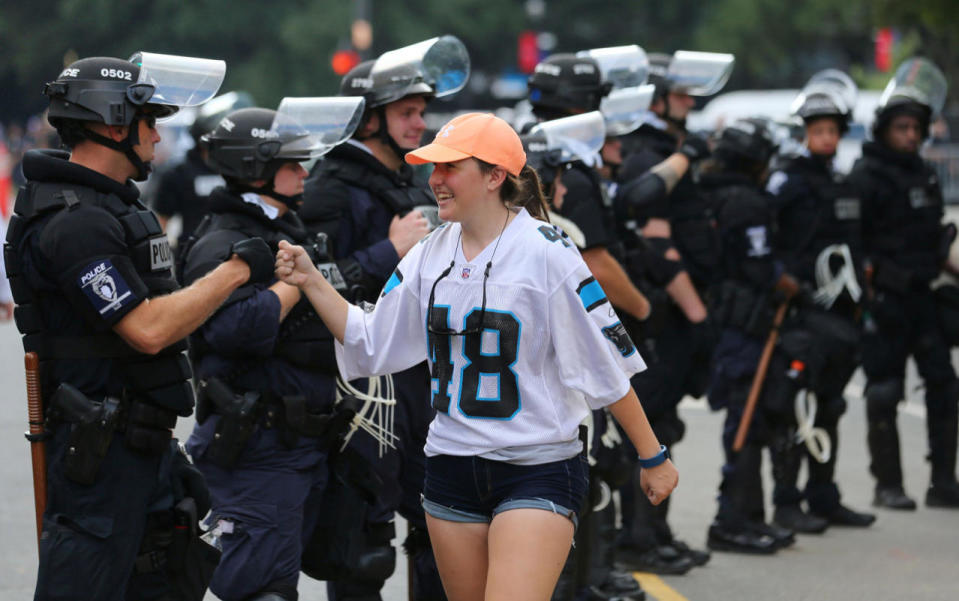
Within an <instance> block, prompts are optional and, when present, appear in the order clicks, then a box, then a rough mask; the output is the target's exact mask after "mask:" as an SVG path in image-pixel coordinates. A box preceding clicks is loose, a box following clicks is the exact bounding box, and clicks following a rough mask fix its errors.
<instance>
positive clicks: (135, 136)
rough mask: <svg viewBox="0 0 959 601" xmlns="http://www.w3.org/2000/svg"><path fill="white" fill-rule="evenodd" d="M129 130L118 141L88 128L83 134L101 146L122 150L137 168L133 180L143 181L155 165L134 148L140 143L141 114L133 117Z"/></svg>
mask: <svg viewBox="0 0 959 601" xmlns="http://www.w3.org/2000/svg"><path fill="white" fill-rule="evenodd" d="M129 128H130V129H129V131H128V132H127V137H126V138H124V139H123V140H121V141H119V142H117V141H116V140H113V139H111V138H108V137H106V136H101V135H100V134H98V133H96V132H95V131H93V130H91V129H87V128H82V135H83V137H85V138H86V139H88V140H90V141H91V142H94V143H96V144H99V145H101V146H106V147H107V148H111V149H113V150H116V151H117V152H122V153H123V155H124V156H125V157H126V158H127V160H128V161H130V164H131V165H133V167H134V168H135V169H136V170H137V173H136V176H134V177H133V181H137V182H143V181H146V179H147V178H148V177H149V176H150V172H151V171H152V170H153V165H152V164H151V163H150V161H144V160H143V159H141V158H140V155H138V154H137V151H136V150H135V149H134V148H133V147H134V146H136V145H137V144H139V143H140V116H139V115H137V116H135V117H134V118H133V121H131V122H130V125H129Z"/></svg>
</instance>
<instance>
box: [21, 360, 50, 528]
mask: <svg viewBox="0 0 959 601" xmlns="http://www.w3.org/2000/svg"><path fill="white" fill-rule="evenodd" d="M23 364H24V368H25V369H26V374H27V416H28V419H29V424H30V431H29V432H27V433H26V434H24V436H26V438H27V440H29V441H30V457H31V459H32V460H33V501H34V505H35V507H36V512H37V544H38V546H39V543H40V534H41V532H43V512H44V510H45V509H46V507H47V455H46V448H45V445H44V444H43V441H44V439H45V438H46V435H45V433H44V431H43V397H41V396H40V358H39V357H37V354H36V353H32V352H31V353H27V354H26V355H24V357H23Z"/></svg>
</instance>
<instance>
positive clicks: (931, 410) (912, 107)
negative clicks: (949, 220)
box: [849, 58, 959, 509]
mask: <svg viewBox="0 0 959 601" xmlns="http://www.w3.org/2000/svg"><path fill="white" fill-rule="evenodd" d="M945 96H946V80H945V77H944V76H943V75H942V72H941V71H940V70H939V69H938V68H937V67H936V66H935V65H933V64H932V63H931V62H929V61H927V60H925V59H922V58H913V59H909V60H908V61H906V62H905V63H903V64H902V65H901V66H900V67H899V69H898V70H897V71H896V75H895V76H894V77H893V78H892V80H891V81H890V83H889V85H888V86H887V87H886V89H885V91H884V92H883V94H882V96H881V97H880V102H879V106H878V108H877V109H876V120H875V122H874V124H873V138H874V139H873V140H872V141H871V142H866V143H865V144H863V149H862V151H863V156H862V158H860V159H859V160H858V161H857V162H856V164H855V165H854V166H853V169H852V172H851V173H850V176H849V178H850V181H851V182H852V183H853V184H854V185H855V186H856V187H857V189H858V191H859V194H860V198H861V199H862V203H863V208H862V235H863V247H864V251H865V254H866V257H867V260H868V261H869V262H870V264H871V270H872V274H871V277H869V278H867V291H866V294H867V314H866V315H865V316H864V319H863V328H864V334H863V369H864V371H865V372H866V380H867V382H866V409H867V417H868V423H869V431H868V441H869V451H870V455H871V458H872V460H871V465H870V471H871V472H872V475H873V476H874V477H875V478H876V496H875V500H874V504H875V505H877V506H881V507H889V508H894V509H915V507H916V504H915V501H913V500H912V499H911V498H910V497H909V496H907V495H906V493H905V491H904V490H903V487H902V466H901V463H900V456H899V433H898V431H897V428H896V407H897V405H898V404H899V401H901V400H902V398H903V394H904V391H903V383H904V379H905V362H906V358H907V357H908V356H909V355H912V356H913V357H914V358H915V361H916V366H917V367H918V369H919V375H920V376H921V377H922V379H923V381H924V383H925V398H926V411H927V418H926V424H927V429H928V435H929V460H930V463H931V464H932V474H931V478H930V486H929V489H928V490H927V492H926V504H927V505H930V506H938V507H959V484H957V483H956V473H955V472H956V421H957V418H956V414H957V411H956V403H957V399H959V383H957V380H956V373H955V370H954V369H953V367H952V364H951V362H950V356H949V347H948V345H947V343H946V342H945V340H944V339H943V335H942V331H941V328H940V326H939V323H938V322H937V321H936V318H935V306H934V299H933V294H932V292H931V291H930V289H929V284H930V282H931V281H932V280H934V279H935V278H936V277H937V276H938V274H939V271H940V268H941V267H942V265H943V262H944V260H945V258H946V257H947V255H948V248H949V244H950V243H951V241H952V238H953V237H954V234H953V233H952V232H951V231H949V230H948V229H947V228H945V227H944V226H943V225H942V223H941V221H942V215H943V208H942V191H941V189H940V186H939V179H938V177H937V176H936V172H935V171H934V170H933V168H932V167H930V166H929V165H928V164H926V163H925V162H924V161H923V160H922V158H921V157H920V156H919V147H920V144H921V143H922V141H923V140H925V139H926V137H927V136H928V134H929V122H930V119H931V118H932V117H933V116H934V115H937V114H938V113H939V111H940V110H941V108H942V105H943V103H944V102H945Z"/></svg>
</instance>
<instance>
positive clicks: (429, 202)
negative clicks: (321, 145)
mask: <svg viewBox="0 0 959 601" xmlns="http://www.w3.org/2000/svg"><path fill="white" fill-rule="evenodd" d="M325 177H331V178H335V179H339V180H341V181H343V182H344V183H346V184H348V185H350V186H354V187H357V188H361V189H363V190H366V191H367V192H369V193H370V194H371V195H372V196H373V197H374V198H377V199H379V200H380V201H381V202H382V203H383V204H385V205H386V206H387V207H388V208H389V210H390V211H391V212H393V213H394V214H396V215H399V216H400V217H402V216H404V215H406V214H407V213H409V212H410V211H412V210H413V209H414V208H415V207H422V206H436V199H435V198H433V194H432V193H431V192H430V191H429V190H427V189H424V188H421V187H419V186H416V185H414V184H413V182H412V178H410V179H409V180H406V179H402V178H400V177H390V176H389V175H387V174H386V173H377V172H376V171H374V170H372V169H370V168H369V167H367V166H365V165H363V164H361V163H358V162H355V161H348V160H346V161H344V160H337V159H336V158H333V157H330V158H327V159H326V160H325V161H323V163H322V164H321V165H320V173H319V179H320V180H322V179H323V178H325Z"/></svg>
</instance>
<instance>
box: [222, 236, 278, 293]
mask: <svg viewBox="0 0 959 601" xmlns="http://www.w3.org/2000/svg"><path fill="white" fill-rule="evenodd" d="M233 255H236V256H238V257H240V258H241V259H243V261H244V262H245V263H246V264H247V265H249V266H250V279H249V280H247V282H248V283H250V284H258V283H261V282H269V281H270V280H272V279H273V267H274V263H275V261H276V259H275V258H274V257H273V251H271V250H270V247H269V246H268V245H267V243H266V242H264V240H263V238H250V239H248V240H241V241H239V242H234V243H233V246H231V247H230V256H233Z"/></svg>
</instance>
